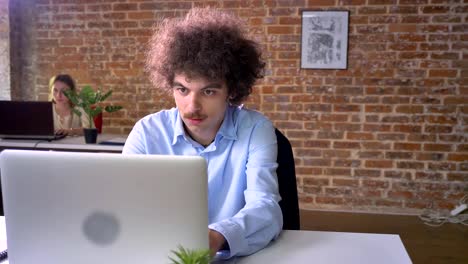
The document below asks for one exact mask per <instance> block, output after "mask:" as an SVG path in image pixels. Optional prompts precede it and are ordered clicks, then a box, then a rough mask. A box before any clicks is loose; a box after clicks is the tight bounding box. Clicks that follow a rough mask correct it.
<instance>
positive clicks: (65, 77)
mask: <svg viewBox="0 0 468 264" xmlns="http://www.w3.org/2000/svg"><path fill="white" fill-rule="evenodd" d="M58 81H60V82H63V83H64V84H66V85H67V86H68V87H70V90H72V91H76V87H75V82H74V81H73V78H72V77H71V76H70V75H68V74H59V75H56V76H53V77H52V78H50V80H49V101H52V102H54V84H55V83H56V82H58Z"/></svg>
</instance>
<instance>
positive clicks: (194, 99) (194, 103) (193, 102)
mask: <svg viewBox="0 0 468 264" xmlns="http://www.w3.org/2000/svg"><path fill="white" fill-rule="evenodd" d="M189 100H190V104H189V107H190V111H191V112H195V111H200V110H201V109H202V102H201V100H200V96H199V95H197V94H196V93H193V94H192V96H190V99H189Z"/></svg>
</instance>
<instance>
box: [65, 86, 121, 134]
mask: <svg viewBox="0 0 468 264" xmlns="http://www.w3.org/2000/svg"><path fill="white" fill-rule="evenodd" d="M64 94H65V96H66V97H67V98H68V99H69V100H70V101H71V102H72V104H73V112H74V113H75V114H77V115H78V116H80V117H81V115H82V113H83V112H84V113H85V115H86V117H85V118H87V119H88V121H89V127H87V128H84V136H85V142H86V143H96V140H97V133H98V131H97V129H96V128H95V126H94V117H96V116H97V115H99V114H101V113H102V112H104V111H106V112H108V113H112V112H115V111H118V110H120V109H122V108H123V107H122V106H118V105H107V106H105V107H103V106H102V105H101V103H102V102H104V101H105V100H106V99H107V98H109V96H111V95H112V90H109V91H107V92H106V93H103V92H102V91H101V89H98V90H97V91H94V90H93V88H91V86H89V85H86V86H84V87H83V89H81V91H80V92H79V93H77V92H76V91H71V90H68V91H65V92H64ZM77 108H81V109H82V110H83V111H79V110H78V109H77Z"/></svg>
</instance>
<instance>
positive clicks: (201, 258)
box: [169, 246, 211, 264]
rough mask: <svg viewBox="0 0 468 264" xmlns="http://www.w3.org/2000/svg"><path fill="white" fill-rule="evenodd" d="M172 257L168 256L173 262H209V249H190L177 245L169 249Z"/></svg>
mask: <svg viewBox="0 0 468 264" xmlns="http://www.w3.org/2000/svg"><path fill="white" fill-rule="evenodd" d="M171 252H172V253H173V254H174V255H175V258H174V257H169V259H170V260H171V261H172V263H173V264H209V263H210V261H211V255H210V250H208V249H206V250H191V249H186V248H184V247H182V246H178V247H177V250H172V251H171Z"/></svg>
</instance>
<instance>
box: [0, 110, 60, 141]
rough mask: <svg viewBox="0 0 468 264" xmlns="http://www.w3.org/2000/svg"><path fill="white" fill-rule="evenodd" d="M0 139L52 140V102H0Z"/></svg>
mask: <svg viewBox="0 0 468 264" xmlns="http://www.w3.org/2000/svg"><path fill="white" fill-rule="evenodd" d="M0 124H1V126H0V137H2V138H31V139H41V138H44V139H49V138H54V117H53V110H52V102H39V101H37V102H33V101H30V102H26V101H0Z"/></svg>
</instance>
